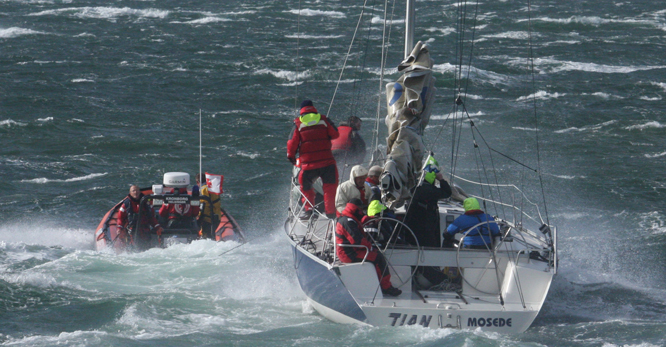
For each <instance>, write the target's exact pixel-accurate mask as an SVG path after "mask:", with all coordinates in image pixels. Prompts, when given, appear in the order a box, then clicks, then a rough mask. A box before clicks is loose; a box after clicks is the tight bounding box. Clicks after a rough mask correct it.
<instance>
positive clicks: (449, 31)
mask: <svg viewBox="0 0 666 347" xmlns="http://www.w3.org/2000/svg"><path fill="white" fill-rule="evenodd" d="M425 31H426V32H429V33H436V32H440V33H442V35H443V36H447V35H450V34H454V33H455V32H456V29H455V28H450V27H446V28H438V27H431V28H426V29H425Z"/></svg>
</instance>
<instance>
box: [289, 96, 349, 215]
mask: <svg viewBox="0 0 666 347" xmlns="http://www.w3.org/2000/svg"><path fill="white" fill-rule="evenodd" d="M300 115H301V116H300V117H297V118H296V119H294V131H293V132H292V134H291V136H290V137H289V140H288V141H287V158H288V159H289V160H290V161H291V162H292V163H296V153H297V152H298V155H299V161H300V164H301V172H300V174H299V175H298V183H299V184H300V186H301V192H302V193H303V195H304V196H305V197H306V198H307V199H308V201H310V203H312V202H314V200H315V192H314V189H313V188H312V183H313V182H314V181H315V180H316V179H317V177H321V180H322V182H323V183H324V205H325V207H326V214H333V215H334V214H335V191H336V189H337V187H338V170H337V167H336V165H335V159H334V158H333V153H332V152H331V140H332V139H336V138H337V137H338V136H339V133H338V129H337V128H336V127H335V125H334V124H333V122H331V121H330V120H329V119H328V118H326V116H325V115H322V114H319V113H318V112H317V109H316V108H314V106H305V107H302V108H301V111H300ZM311 208H312V205H311V204H306V205H305V209H306V210H310V209H311Z"/></svg>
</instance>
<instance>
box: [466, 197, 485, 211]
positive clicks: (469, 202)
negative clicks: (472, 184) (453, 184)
mask: <svg viewBox="0 0 666 347" xmlns="http://www.w3.org/2000/svg"><path fill="white" fill-rule="evenodd" d="M463 207H465V212H467V211H471V210H480V209H481V207H479V201H478V200H476V198H467V199H465V201H463Z"/></svg>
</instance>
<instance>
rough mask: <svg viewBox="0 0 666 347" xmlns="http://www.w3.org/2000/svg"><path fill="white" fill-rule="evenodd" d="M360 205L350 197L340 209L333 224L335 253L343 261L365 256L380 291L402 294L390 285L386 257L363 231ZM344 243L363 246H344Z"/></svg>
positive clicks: (392, 294) (347, 261)
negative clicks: (377, 279)
mask: <svg viewBox="0 0 666 347" xmlns="http://www.w3.org/2000/svg"><path fill="white" fill-rule="evenodd" d="M362 205H363V202H361V200H360V199H357V198H354V199H351V200H350V201H349V202H348V203H347V207H345V209H344V210H343V211H342V216H341V217H340V218H338V223H337V225H336V226H335V243H336V244H337V245H338V246H337V249H336V253H335V254H336V255H337V256H338V259H340V261H341V262H343V263H358V262H361V261H363V258H364V257H365V260H366V261H369V262H371V263H373V264H375V269H376V270H377V277H378V278H379V285H380V287H381V288H382V293H383V294H384V295H388V296H398V295H400V294H402V290H400V289H398V288H396V287H394V286H393V285H391V274H390V273H389V269H388V265H387V263H386V259H384V256H383V255H382V254H381V253H379V252H378V251H377V250H376V249H373V246H372V242H371V241H370V238H369V237H368V236H367V235H366V233H365V231H363V227H362V223H361V220H362V219H363V218H364V217H365V215H364V213H363V206H362ZM345 245H360V246H365V247H345ZM366 253H367V257H366Z"/></svg>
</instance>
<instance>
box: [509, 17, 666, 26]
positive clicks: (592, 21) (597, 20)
mask: <svg viewBox="0 0 666 347" xmlns="http://www.w3.org/2000/svg"><path fill="white" fill-rule="evenodd" d="M525 21H527V19H520V20H518V21H517V22H518V23H520V22H525ZM533 21H542V22H549V23H560V24H571V23H574V24H584V25H593V26H600V25H603V24H617V23H620V24H648V25H652V26H654V25H655V24H656V23H657V22H656V21H652V20H642V19H608V18H601V17H597V16H571V17H569V18H549V17H541V18H534V19H533Z"/></svg>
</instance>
